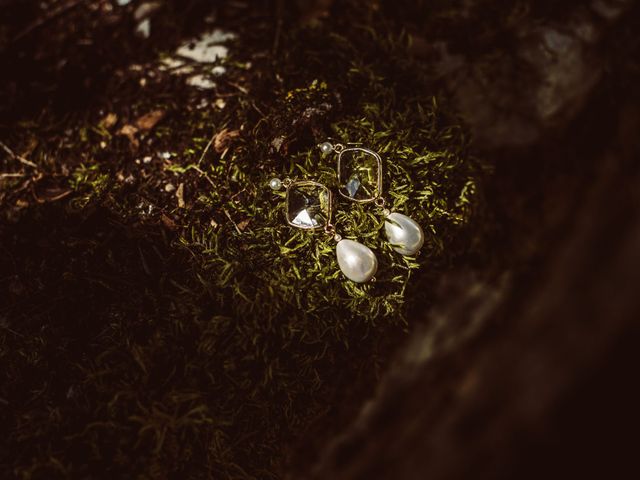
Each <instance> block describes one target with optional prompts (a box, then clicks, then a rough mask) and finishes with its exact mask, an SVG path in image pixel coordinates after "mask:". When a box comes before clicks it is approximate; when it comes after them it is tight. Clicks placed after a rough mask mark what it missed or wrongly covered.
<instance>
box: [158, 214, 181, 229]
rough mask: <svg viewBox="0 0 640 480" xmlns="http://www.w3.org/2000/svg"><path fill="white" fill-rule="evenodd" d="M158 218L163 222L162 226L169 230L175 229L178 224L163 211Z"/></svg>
mask: <svg viewBox="0 0 640 480" xmlns="http://www.w3.org/2000/svg"><path fill="white" fill-rule="evenodd" d="M160 220H162V223H163V224H164V226H165V227H167V228H168V229H169V230H175V229H176V228H178V225H177V224H176V222H174V221H173V219H172V218H171V217H169V216H168V215H166V214H164V213H163V214H162V216H161V217H160Z"/></svg>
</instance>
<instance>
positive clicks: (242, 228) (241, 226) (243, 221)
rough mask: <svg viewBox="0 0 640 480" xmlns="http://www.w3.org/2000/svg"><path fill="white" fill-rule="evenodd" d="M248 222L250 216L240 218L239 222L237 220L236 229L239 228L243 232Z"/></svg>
mask: <svg viewBox="0 0 640 480" xmlns="http://www.w3.org/2000/svg"><path fill="white" fill-rule="evenodd" d="M249 222H251V219H250V218H247V219H246V220H242V221H241V222H238V230H240V231H241V232H244V229H245V228H247V225H249Z"/></svg>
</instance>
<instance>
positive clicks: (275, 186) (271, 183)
mask: <svg viewBox="0 0 640 480" xmlns="http://www.w3.org/2000/svg"><path fill="white" fill-rule="evenodd" d="M269 186H270V187H271V188H272V189H273V190H280V187H282V181H281V180H280V179H279V178H272V179H271V180H269Z"/></svg>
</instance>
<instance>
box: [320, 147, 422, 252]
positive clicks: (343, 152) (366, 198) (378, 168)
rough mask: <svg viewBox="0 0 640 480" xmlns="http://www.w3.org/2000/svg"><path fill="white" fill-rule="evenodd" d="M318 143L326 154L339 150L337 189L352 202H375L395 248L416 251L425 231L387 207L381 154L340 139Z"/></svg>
mask: <svg viewBox="0 0 640 480" xmlns="http://www.w3.org/2000/svg"><path fill="white" fill-rule="evenodd" d="M347 145H358V144H347ZM318 146H319V148H320V151H321V152H322V153H323V154H329V153H332V152H335V153H337V154H338V168H337V173H338V183H339V184H340V187H339V190H338V193H340V195H341V196H342V197H344V198H346V199H347V200H350V201H352V202H358V203H370V202H373V203H375V205H376V206H377V207H379V208H380V209H381V212H382V215H384V217H385V225H384V229H385V233H386V235H387V239H388V240H389V243H390V244H391V246H392V248H393V249H394V250H395V251H396V252H398V253H400V254H401V255H408V256H413V255H416V254H417V253H418V252H419V251H420V249H421V248H422V245H423V244H424V232H423V231H422V228H421V227H420V225H419V224H418V223H417V222H416V221H415V220H413V219H412V218H410V217H408V216H406V215H403V214H402V213H398V212H392V211H391V210H389V209H388V208H386V207H385V203H386V202H385V199H384V198H383V192H382V158H381V157H380V155H379V154H378V153H377V152H374V151H373V150H370V149H368V148H364V147H356V146H348V147H346V146H344V145H342V144H341V143H336V144H332V143H330V142H323V143H321V144H320V145H318Z"/></svg>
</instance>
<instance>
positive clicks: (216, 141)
mask: <svg viewBox="0 0 640 480" xmlns="http://www.w3.org/2000/svg"><path fill="white" fill-rule="evenodd" d="M239 136H240V130H229V129H228V128H224V129H222V130H220V131H219V132H218V133H216V135H215V137H213V148H214V149H215V151H216V152H217V153H222V152H224V151H225V150H226V149H227V148H228V147H229V145H231V142H232V141H233V139H234V138H237V137H239Z"/></svg>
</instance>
